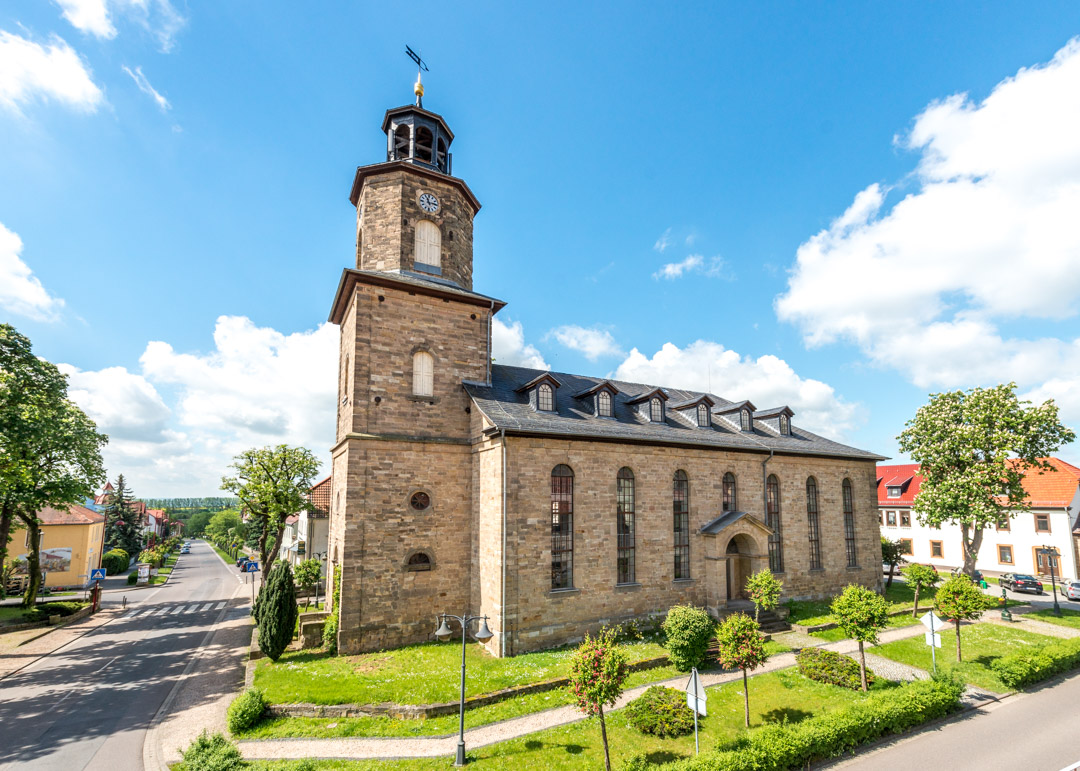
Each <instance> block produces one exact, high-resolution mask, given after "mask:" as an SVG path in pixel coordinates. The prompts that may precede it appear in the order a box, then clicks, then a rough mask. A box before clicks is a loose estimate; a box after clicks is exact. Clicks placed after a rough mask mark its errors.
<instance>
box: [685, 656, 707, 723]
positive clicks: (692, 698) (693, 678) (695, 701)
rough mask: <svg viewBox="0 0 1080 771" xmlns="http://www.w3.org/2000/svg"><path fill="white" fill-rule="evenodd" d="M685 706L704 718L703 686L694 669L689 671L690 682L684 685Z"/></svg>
mask: <svg viewBox="0 0 1080 771" xmlns="http://www.w3.org/2000/svg"><path fill="white" fill-rule="evenodd" d="M683 690H684V691H686V706H688V707H689V708H690V709H692V710H694V711H695V712H697V713H698V714H699V715H701V716H702V717H704V716H705V699H706V697H705V686H704V685H702V684H701V677H700V676H699V675H698V671H697V668H696V667H695V668H694V669H692V670H691V671H690V680H689V681H688V682H687V683H686V688H684V689H683Z"/></svg>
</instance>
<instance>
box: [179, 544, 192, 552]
mask: <svg viewBox="0 0 1080 771" xmlns="http://www.w3.org/2000/svg"><path fill="white" fill-rule="evenodd" d="M180 553H181V554H191V547H190V546H188V545H187V544H184V545H183V546H181V547H180Z"/></svg>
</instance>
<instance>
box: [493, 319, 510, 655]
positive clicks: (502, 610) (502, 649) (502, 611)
mask: <svg viewBox="0 0 1080 771" xmlns="http://www.w3.org/2000/svg"><path fill="white" fill-rule="evenodd" d="M489 318H490V317H489ZM499 443H500V445H501V446H502V555H501V557H502V558H501V560H500V561H501V562H502V586H501V588H500V591H499V655H500V656H505V655H506V429H505V428H500V429H499Z"/></svg>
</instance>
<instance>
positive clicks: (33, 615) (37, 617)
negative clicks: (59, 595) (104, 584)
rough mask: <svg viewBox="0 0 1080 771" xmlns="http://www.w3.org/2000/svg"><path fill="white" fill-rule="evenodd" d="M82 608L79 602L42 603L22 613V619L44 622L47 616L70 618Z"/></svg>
mask: <svg viewBox="0 0 1080 771" xmlns="http://www.w3.org/2000/svg"><path fill="white" fill-rule="evenodd" d="M84 607H85V605H84V604H83V603H81V602H43V603H41V604H40V605H35V606H34V607H33V608H30V609H29V610H27V611H26V612H25V613H23V618H25V619H26V620H27V621H44V620H45V619H47V618H48V617H49V616H70V615H71V614H72V613H75V612H76V611H80V610H82V609H83V608H84Z"/></svg>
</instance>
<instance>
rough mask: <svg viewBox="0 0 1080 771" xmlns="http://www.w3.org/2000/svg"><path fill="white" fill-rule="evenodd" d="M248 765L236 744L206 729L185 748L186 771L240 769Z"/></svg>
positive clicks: (228, 770)
mask: <svg viewBox="0 0 1080 771" xmlns="http://www.w3.org/2000/svg"><path fill="white" fill-rule="evenodd" d="M246 765H247V764H246V763H244V759H243V757H242V756H241V755H240V750H239V749H237V747H236V745H235V744H233V743H232V742H230V741H229V740H228V739H226V738H225V737H224V736H222V735H221V734H211V733H207V732H206V731H205V730H204V731H203V732H202V733H201V734H199V736H198V738H197V739H195V740H194V741H193V742H191V744H189V745H188V748H187V749H186V750H184V771H238V769H242V768H244V767H245V766H246Z"/></svg>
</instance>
